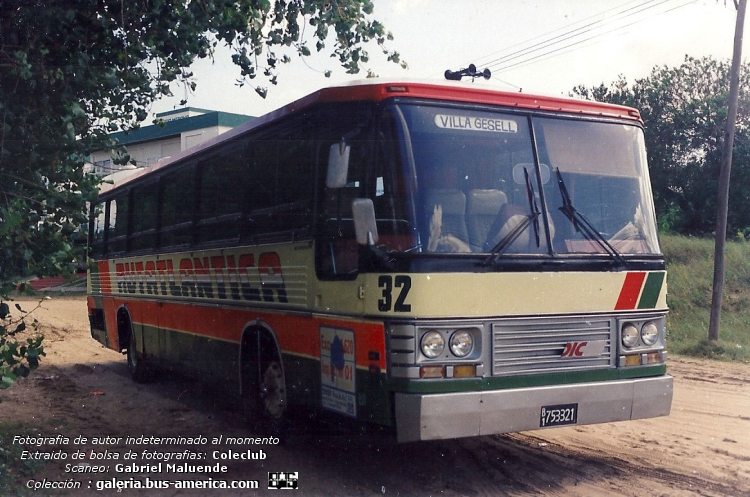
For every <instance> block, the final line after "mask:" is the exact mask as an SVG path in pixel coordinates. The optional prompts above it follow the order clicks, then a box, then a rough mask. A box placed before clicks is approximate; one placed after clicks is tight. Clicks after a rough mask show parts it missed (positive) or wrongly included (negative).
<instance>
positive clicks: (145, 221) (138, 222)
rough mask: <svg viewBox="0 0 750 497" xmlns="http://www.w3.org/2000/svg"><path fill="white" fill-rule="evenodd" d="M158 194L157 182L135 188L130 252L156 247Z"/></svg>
mask: <svg viewBox="0 0 750 497" xmlns="http://www.w3.org/2000/svg"><path fill="white" fill-rule="evenodd" d="M157 193H158V189H157V183H156V182H155V181H154V182H152V183H149V184H146V185H139V186H136V187H135V188H133V233H132V234H131V236H130V250H146V249H153V248H154V247H155V245H156V221H157V215H158V211H157V207H158V206H157V203H156V200H157V199H156V195H157Z"/></svg>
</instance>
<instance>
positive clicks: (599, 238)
mask: <svg viewBox="0 0 750 497" xmlns="http://www.w3.org/2000/svg"><path fill="white" fill-rule="evenodd" d="M555 172H556V173H557V186H558V188H559V189H560V196H561V197H562V204H563V205H562V207H560V211H561V212H562V213H563V214H565V217H567V218H568V219H569V220H570V222H571V223H573V227H574V228H575V229H576V231H577V232H580V233H582V234H583V235H584V236H585V237H586V238H588V239H589V240H592V241H595V242H597V243H598V244H599V245H601V247H602V248H603V249H604V250H605V251H606V252H607V254H608V255H610V256H611V257H612V258H613V259H614V260H615V261H617V262H618V263H619V264H622V265H625V259H624V258H623V256H622V254H621V253H620V252H618V251H617V249H616V248H614V247H613V246H612V244H611V243H609V242H608V241H607V239H606V238H604V236H603V235H602V234H601V233H600V232H599V230H597V229H596V228H595V227H594V225H593V224H591V221H589V220H588V219H586V216H584V215H583V214H581V213H580V212H579V211H578V210H577V209H576V208H575V207H573V202H572V201H571V200H570V195H569V194H568V189H567V188H566V187H565V182H564V181H563V178H562V174H560V168H559V167H557V168H555Z"/></svg>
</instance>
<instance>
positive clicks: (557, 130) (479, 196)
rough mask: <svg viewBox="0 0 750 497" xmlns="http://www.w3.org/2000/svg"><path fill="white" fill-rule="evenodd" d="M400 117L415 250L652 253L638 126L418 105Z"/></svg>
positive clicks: (648, 195) (405, 107) (404, 110)
mask: <svg viewBox="0 0 750 497" xmlns="http://www.w3.org/2000/svg"><path fill="white" fill-rule="evenodd" d="M397 113H398V115H399V116H402V119H401V123H402V124H401V127H402V128H403V129H402V131H401V132H402V133H403V136H404V137H405V140H403V141H407V142H408V147H406V151H405V152H404V154H405V155H406V156H407V157H406V159H405V160H404V161H403V162H405V163H410V164H412V165H413V173H411V171H410V173H411V174H410V176H411V177H412V178H413V179H412V181H413V183H414V184H413V186H412V188H410V189H409V202H410V203H411V205H410V206H409V208H408V210H409V211H410V212H411V213H412V216H413V217H414V218H415V219H414V221H413V222H414V223H416V226H417V229H416V231H418V233H419V238H420V239H421V250H422V252H426V253H430V252H432V253H438V252H442V253H496V254H498V255H500V254H509V255H510V254H514V255H530V254H535V255H545V254H547V255H549V254H610V255H612V254H615V255H617V256H618V257H619V256H620V255H634V254H639V255H643V254H658V253H659V246H658V241H657V234H656V225H655V216H654V210H653V203H652V200H651V190H650V184H649V177H648V169H647V166H646V153H645V146H644V139H643V132H642V130H641V129H640V128H639V127H638V126H634V125H629V124H622V123H614V122H610V121H590V120H581V119H578V120H576V119H572V118H562V117H538V116H527V115H522V114H516V113H503V112H493V111H486V110H475V109H465V108H460V107H447V106H439V105H425V104H419V105H417V104H402V105H400V106H399V110H398V112H397Z"/></svg>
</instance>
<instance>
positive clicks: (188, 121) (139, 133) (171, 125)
mask: <svg viewBox="0 0 750 497" xmlns="http://www.w3.org/2000/svg"><path fill="white" fill-rule="evenodd" d="M191 110H203V109H194V108H193V109H191ZM185 111H187V109H180V112H185ZM169 112H170V113H173V112H172V111H169ZM165 114H166V113H161V114H159V115H161V116H164V115H165ZM251 119H255V117H254V116H246V115H244V114H232V113H231V112H218V111H207V112H206V113H205V114H201V115H200V116H193V117H185V118H182V119H175V120H173V121H166V122H164V124H154V125H152V126H144V127H142V128H140V129H137V130H134V131H119V132H117V133H112V134H111V135H110V137H111V138H114V139H116V140H117V141H118V142H119V143H120V144H121V145H127V144H132V143H141V142H148V141H152V140H159V139H162V138H170V137H172V136H180V134H181V133H184V132H185V131H192V130H194V129H202V128H210V127H213V126H226V127H229V128H234V127H236V126H239V125H240V124H243V123H246V122H247V121H250V120H251Z"/></svg>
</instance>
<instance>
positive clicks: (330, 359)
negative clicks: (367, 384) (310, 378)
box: [320, 326, 357, 418]
mask: <svg viewBox="0 0 750 497" xmlns="http://www.w3.org/2000/svg"><path fill="white" fill-rule="evenodd" d="M354 350H355V349H354V331H352V330H347V329H342V328H331V327H328V326H321V327H320V391H321V405H322V407H323V408H324V409H328V410H331V411H335V412H339V413H341V414H345V415H347V416H351V417H353V418H356V417H357V402H356V386H357V382H356V374H357V363H356V358H355V354H354Z"/></svg>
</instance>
